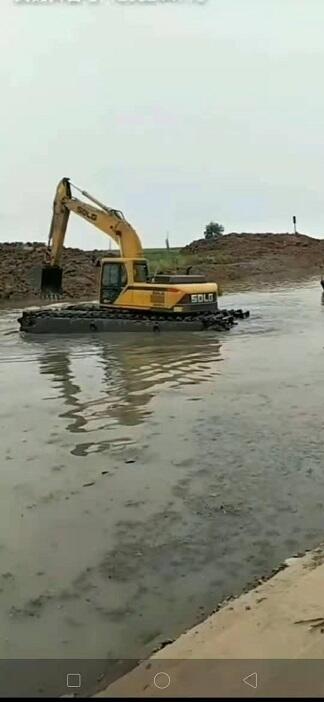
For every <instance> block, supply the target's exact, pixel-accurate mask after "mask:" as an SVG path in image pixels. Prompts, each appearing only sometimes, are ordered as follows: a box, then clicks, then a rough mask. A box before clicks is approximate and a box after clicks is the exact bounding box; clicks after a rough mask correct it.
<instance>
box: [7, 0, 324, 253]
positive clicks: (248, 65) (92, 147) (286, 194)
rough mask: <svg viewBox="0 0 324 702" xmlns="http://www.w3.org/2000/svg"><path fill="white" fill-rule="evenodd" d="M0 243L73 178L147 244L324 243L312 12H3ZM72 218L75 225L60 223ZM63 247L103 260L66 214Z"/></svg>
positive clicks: (209, 4)
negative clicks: (285, 237)
mask: <svg viewBox="0 0 324 702" xmlns="http://www.w3.org/2000/svg"><path fill="white" fill-rule="evenodd" d="M0 23H1V29H0V32H1V57H0V58H1V60H0V81H1V88H2V90H1V92H2V99H1V132H0V134H1V136H0V140H1V144H0V147H1V148H0V153H1V161H0V163H1V166H0V167H1V202H0V222H1V234H0V238H1V240H2V241H8V240H42V241H46V239H47V235H48V228H49V219H50V213H51V206H52V199H53V194H54V190H55V187H56V183H57V181H58V180H59V179H60V178H61V177H62V176H69V177H70V178H71V179H72V181H74V182H76V183H77V184H78V185H81V186H82V187H83V188H85V189H87V190H89V191H90V192H92V193H93V194H94V195H95V196H96V197H97V198H99V199H101V200H103V201H104V202H105V203H106V204H108V205H111V206H112V207H117V208H120V209H122V210H123V212H124V214H125V215H126V217H127V219H128V220H129V221H130V222H131V223H132V224H133V225H134V226H135V228H136V229H137V231H138V232H139V234H140V236H141V237H142V239H143V242H144V244H145V245H146V246H163V245H164V239H165V236H166V232H167V231H168V232H169V235H170V240H171V244H172V245H177V244H184V243H186V242H188V241H191V240H192V239H194V238H198V237H199V236H201V235H202V232H203V229H204V225H205V224H206V223H207V222H208V221H210V220H211V219H213V220H216V221H219V222H222V223H223V224H224V225H225V230H226V231H227V232H228V231H289V230H291V227H292V223H291V219H292V215H294V214H296V215H297V218H298V225H299V227H298V228H299V230H300V231H302V232H305V233H309V234H313V235H315V236H316V235H317V236H322V235H323V236H324V90H323V73H324V40H323V31H324V29H323V28H324V0H205V2H198V1H197V0H196V2H195V1H194V0H182V2H158V0H155V2H152V1H151V2H147V3H146V4H143V2H139V1H137V2H134V1H133V2H125V1H124V2H122V1H121V0H119V2H118V0H97V2H96V3H94V2H91V1H90V0H88V1H87V0H80V2H75V0H74V3H73V4H72V3H71V0H70V2H69V1H68V0H65V2H64V0H61V1H60V0H52V2H50V0H47V3H46V2H45V1H44V0H43V2H42V3H40V0H39V1H38V4H37V3H35V0H33V2H32V1H31V0H29V2H28V1H27V0H25V2H22V0H21V2H17V1H16V2H15V0H1V8H0ZM72 219H73V221H72ZM66 243H67V244H70V245H72V246H81V247H84V248H93V247H98V248H104V247H105V245H106V244H105V239H104V236H103V235H101V234H100V233H99V232H98V233H97V232H96V231H95V230H94V229H93V228H92V227H90V226H87V225H86V224H85V223H84V222H82V221H81V220H78V219H77V217H74V216H73V215H72V217H71V220H70V229H69V235H68V238H67V240H66Z"/></svg>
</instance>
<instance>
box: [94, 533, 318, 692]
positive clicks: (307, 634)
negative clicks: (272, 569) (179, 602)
mask: <svg viewBox="0 0 324 702" xmlns="http://www.w3.org/2000/svg"><path fill="white" fill-rule="evenodd" d="M323 658H324V546H323V545H322V546H321V547H319V548H317V549H315V550H314V551H312V552H309V553H307V554H306V555H305V556H302V557H300V558H291V559H288V560H287V561H286V563H285V565H284V567H283V569H282V570H280V571H279V572H278V573H277V574H276V575H275V576H274V577H272V578H271V579H270V580H268V581H267V582H264V583H262V584H260V585H259V586H258V587H256V588H255V589H254V590H251V591H250V592H248V593H246V594H243V595H241V596H240V597H239V598H237V599H235V600H232V601H230V602H228V603H227V604H226V605H225V606H224V607H222V608H221V609H220V610H219V611H218V612H217V613H215V614H213V615H211V616H210V617H208V619H206V620H205V621H204V622H203V623H202V624H200V625H198V626H196V627H194V628H193V629H191V630H190V631H188V632H187V633H186V634H184V635H182V636H180V637H179V638H178V639H177V640H176V641H174V642H173V643H172V644H170V645H168V646H166V647H165V648H164V649H162V650H161V651H159V652H158V653H156V654H154V655H153V656H152V657H151V658H150V659H149V660H148V661H143V663H142V664H141V665H139V666H138V667H137V668H135V669H134V670H133V671H131V672H130V673H129V674H127V675H125V676H124V677H123V678H120V679H119V680H117V681H116V682H114V683H113V684H111V685H109V686H108V687H107V688H106V689H105V690H104V691H102V692H100V693H99V694H98V695H97V696H99V697H102V696H109V697H125V696H131V697H151V696H152V695H153V696H158V697H161V696H162V697H163V696H164V697H166V696H167V697H170V698H174V697H180V696H229V697H232V696H236V695H238V696H249V695H251V694H253V696H271V695H275V696H279V695H284V696H294V697H298V696H302V695H313V696H323V694H324V675H323V665H322V659H323ZM244 679H245V682H244ZM157 686H159V687H160V689H158V687H157ZM162 688H163V689H162Z"/></svg>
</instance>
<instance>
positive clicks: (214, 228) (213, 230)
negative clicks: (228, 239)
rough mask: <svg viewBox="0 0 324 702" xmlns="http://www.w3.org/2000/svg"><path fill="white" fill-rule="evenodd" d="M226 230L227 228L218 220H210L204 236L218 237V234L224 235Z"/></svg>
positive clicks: (207, 237)
mask: <svg viewBox="0 0 324 702" xmlns="http://www.w3.org/2000/svg"><path fill="white" fill-rule="evenodd" d="M224 231H225V228H224V227H223V225H222V224H218V222H209V224H207V225H206V227H205V231H204V237H205V239H216V238H217V237H218V236H222V234H224Z"/></svg>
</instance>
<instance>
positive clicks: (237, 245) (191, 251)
mask: <svg viewBox="0 0 324 702" xmlns="http://www.w3.org/2000/svg"><path fill="white" fill-rule="evenodd" d="M182 253H183V254H185V255H186V256H191V257H192V260H193V268H192V271H191V272H197V273H198V272H201V273H204V274H206V275H207V276H208V278H209V279H210V280H213V281H217V282H218V283H220V284H221V286H223V287H224V288H227V289H228V288H232V287H235V285H236V284H237V283H238V284H242V283H244V284H246V286H249V285H255V284H257V283H267V282H269V283H271V282H275V281H284V280H287V281H289V280H297V279H298V278H305V277H308V276H311V275H319V274H320V273H321V271H322V269H323V268H324V239H314V238H313V237H310V236H306V235H305V234H271V233H266V234H236V233H232V234H226V235H225V236H221V237H219V238H217V239H212V240H206V239H199V240H197V241H193V242H192V243H191V244H189V245H188V246H186V247H185V248H184V249H182Z"/></svg>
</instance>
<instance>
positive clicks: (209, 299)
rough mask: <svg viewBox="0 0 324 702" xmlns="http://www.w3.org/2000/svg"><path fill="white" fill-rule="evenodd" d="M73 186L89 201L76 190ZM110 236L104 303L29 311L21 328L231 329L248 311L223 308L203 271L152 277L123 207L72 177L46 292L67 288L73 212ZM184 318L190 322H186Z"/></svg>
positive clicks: (56, 212) (46, 272)
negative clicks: (64, 261)
mask: <svg viewBox="0 0 324 702" xmlns="http://www.w3.org/2000/svg"><path fill="white" fill-rule="evenodd" d="M72 188H74V189H75V190H76V191H78V192H80V193H81V195H82V196H83V197H84V198H86V200H88V201H89V202H90V203H91V204H89V202H85V201H84V200H81V199H79V198H78V197H75V196H74V195H72ZM71 212H73V213H74V214H76V215H78V216H79V217H81V218H82V219H84V220H86V221H87V222H89V223H90V224H91V225H93V226H94V227H96V228H97V229H99V230H100V231H102V232H103V233H104V234H106V235H107V236H109V237H110V238H111V239H113V241H114V242H115V243H116V244H117V246H118V248H119V255H118V256H116V255H114V254H112V255H110V256H109V257H105V258H103V259H102V260H101V262H100V266H101V268H100V285H99V302H98V304H96V305H89V304H88V305H72V306H69V307H67V308H66V307H65V308H61V309H59V310H57V309H50V310H49V309H46V310H44V308H43V309H41V310H36V311H32V312H25V313H24V314H23V316H22V318H21V319H20V320H19V321H20V324H21V331H28V332H33V333H44V332H48V333H50V332H54V333H55V332H56V331H57V332H63V333H64V332H65V331H67V332H70V331H75V332H78V331H80V332H81V331H85V330H87V331H98V330H100V331H105V330H107V331H109V330H115V329H116V328H117V329H130V328H131V329H132V328H136V329H138V328H139V326H141V325H140V322H141V323H142V326H144V328H147V327H149V328H152V329H153V330H154V331H157V330H161V329H162V328H165V329H174V328H179V327H180V328H186V329H189V328H194V329H201V328H207V327H210V326H214V327H218V328H223V329H228V328H230V327H231V326H232V325H233V323H234V319H235V317H242V316H247V313H243V312H242V311H241V310H238V311H236V312H235V311H234V310H231V312H230V313H228V312H227V311H224V310H223V311H220V310H219V309H218V295H217V284H216V283H211V282H207V281H206V279H205V277H204V276H196V275H156V276H154V277H151V276H150V273H149V268H148V264H147V261H146V259H145V258H144V256H143V249H142V245H141V241H140V238H139V236H138V234H137V232H136V231H135V229H134V228H133V227H132V226H131V225H130V224H129V222H127V220H126V219H125V217H124V215H123V213H122V212H121V211H120V210H117V209H114V208H111V207H107V206H106V205H104V204H103V203H102V202H100V201H99V200H97V199H96V198H94V197H93V196H92V195H90V194H89V193H88V192H86V191H85V190H82V189H81V188H78V187H77V186H76V185H73V184H72V183H71V181H70V179H69V178H62V180H61V181H60V182H59V184H58V186H57V189H56V194H55V198H54V203H53V215H52V220H51V226H50V233H49V240H48V250H47V261H46V264H45V265H44V267H43V269H42V272H41V291H42V293H43V294H46V295H49V296H59V295H61V293H62V292H63V290H62V277H63V270H62V268H61V265H60V263H61V257H62V252H63V247H64V241H65V235H66V230H67V226H68V221H69V217H70V213H71ZM181 322H186V323H185V325H184V326H183V324H181Z"/></svg>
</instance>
